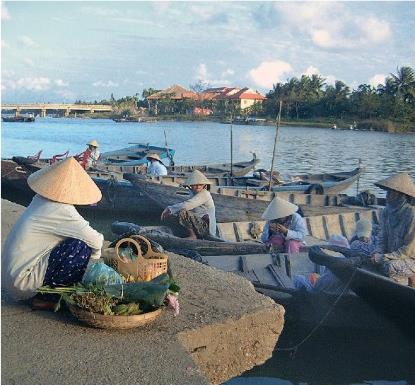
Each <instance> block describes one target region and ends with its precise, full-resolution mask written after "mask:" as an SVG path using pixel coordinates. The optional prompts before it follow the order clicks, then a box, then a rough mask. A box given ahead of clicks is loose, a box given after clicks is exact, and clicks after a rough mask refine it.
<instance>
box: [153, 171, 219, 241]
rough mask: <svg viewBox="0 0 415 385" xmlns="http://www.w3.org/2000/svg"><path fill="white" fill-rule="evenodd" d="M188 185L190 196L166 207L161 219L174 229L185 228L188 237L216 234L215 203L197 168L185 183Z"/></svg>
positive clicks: (207, 183) (206, 236)
mask: <svg viewBox="0 0 415 385" xmlns="http://www.w3.org/2000/svg"><path fill="white" fill-rule="evenodd" d="M185 184H186V185H187V186H189V187H190V190H191V192H192V197H191V198H190V199H188V200H186V201H184V202H181V203H177V204H175V205H172V206H168V207H166V209H165V210H164V211H163V212H162V214H161V220H164V221H166V222H167V223H168V224H169V225H170V226H171V227H173V229H174V230H176V231H177V230H179V231H177V233H178V234H179V233H180V230H185V234H184V235H185V236H186V237H187V238H190V239H197V238H199V239H205V238H208V237H209V235H213V236H215V234H216V214H215V204H214V203H213V199H212V196H211V195H210V192H209V191H208V190H207V186H208V185H209V184H210V181H209V179H207V178H206V177H205V176H204V175H203V174H202V173H201V172H200V171H199V170H195V171H193V172H192V173H191V174H190V176H189V177H188V178H187V180H186V183H185Z"/></svg>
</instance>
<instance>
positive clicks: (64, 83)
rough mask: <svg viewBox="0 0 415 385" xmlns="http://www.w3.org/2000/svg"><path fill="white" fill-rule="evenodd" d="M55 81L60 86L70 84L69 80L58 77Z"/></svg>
mask: <svg viewBox="0 0 415 385" xmlns="http://www.w3.org/2000/svg"><path fill="white" fill-rule="evenodd" d="M54 83H55V85H57V86H58V87H68V86H69V83H68V82H65V81H64V80H62V79H56V80H55V81H54Z"/></svg>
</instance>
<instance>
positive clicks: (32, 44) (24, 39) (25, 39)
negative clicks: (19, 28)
mask: <svg viewBox="0 0 415 385" xmlns="http://www.w3.org/2000/svg"><path fill="white" fill-rule="evenodd" d="M18 41H19V42H20V43H22V44H23V45H24V46H26V47H35V46H36V43H35V42H34V41H33V40H32V38H30V37H29V36H26V35H23V36H20V37H19V38H18Z"/></svg>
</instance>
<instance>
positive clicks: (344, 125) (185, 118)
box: [70, 112, 415, 134]
mask: <svg viewBox="0 0 415 385" xmlns="http://www.w3.org/2000/svg"><path fill="white" fill-rule="evenodd" d="M70 117H74V118H83V119H111V120H114V121H116V122H118V123H154V122H216V123H224V124H230V120H229V118H224V117H218V116H195V115H157V116H142V115H137V116H131V117H128V118H120V117H119V116H118V115H114V114H111V113H108V112H103V113H93V114H89V113H85V114H82V115H79V114H78V115H76V116H70ZM276 123H277V122H276V120H275V119H269V118H258V119H255V118H251V119H249V120H246V121H245V120H243V119H239V120H237V119H236V120H234V121H233V124H238V125H248V126H272V125H276ZM280 125H281V126H286V127H290V126H293V127H298V126H301V127H313V128H329V129H332V128H333V126H335V127H336V128H337V129H342V130H350V129H353V130H358V131H379V132H388V133H408V134H410V133H415V124H411V123H408V122H405V123H402V122H395V121H391V120H384V119H365V120H357V121H355V120H353V121H348V120H343V119H337V118H330V119H328V118H325V119H313V120H303V119H291V120H284V119H282V120H281V122H280ZM351 127H352V128H351Z"/></svg>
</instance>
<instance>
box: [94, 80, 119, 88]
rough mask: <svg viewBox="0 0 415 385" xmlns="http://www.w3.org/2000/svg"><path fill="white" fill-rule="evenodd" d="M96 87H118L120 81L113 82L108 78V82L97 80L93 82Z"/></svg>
mask: <svg viewBox="0 0 415 385" xmlns="http://www.w3.org/2000/svg"><path fill="white" fill-rule="evenodd" d="M92 85H93V86H94V87H118V83H116V82H113V81H112V80H107V81H106V82H104V81H102V80H98V81H97V82H94V83H92Z"/></svg>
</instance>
